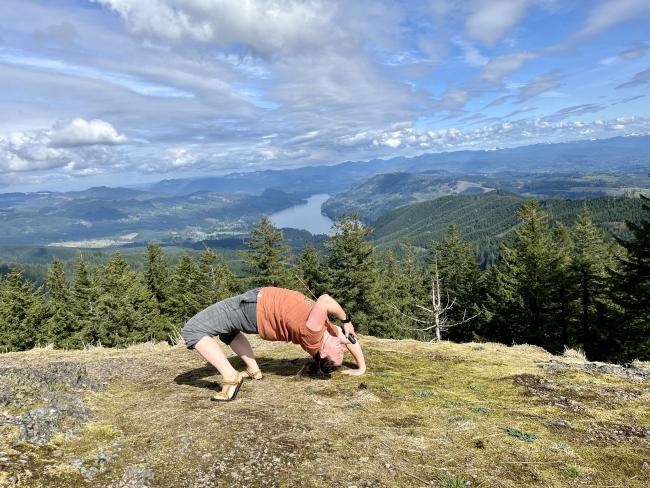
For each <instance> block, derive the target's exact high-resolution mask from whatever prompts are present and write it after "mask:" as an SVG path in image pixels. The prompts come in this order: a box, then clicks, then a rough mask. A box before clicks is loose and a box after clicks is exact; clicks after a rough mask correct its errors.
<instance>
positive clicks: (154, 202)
mask: <svg viewBox="0 0 650 488" xmlns="http://www.w3.org/2000/svg"><path fill="white" fill-rule="evenodd" d="M303 201H304V200H302V199H301V198H300V197H298V196H296V195H292V194H288V193H285V192H282V191H280V190H273V189H268V190H265V191H264V192H262V193H261V194H259V195H251V194H241V193H240V194H232V193H230V194H219V193H214V192H196V193H193V194H190V195H169V194H166V193H153V192H145V191H138V190H130V189H125V188H107V187H101V188H91V189H89V190H84V191H81V192H64V193H57V192H38V193H22V194H17V193H13V194H8V196H7V195H5V196H4V198H3V196H2V195H0V244H51V243H64V244H63V245H69V246H73V245H74V243H76V242H80V244H79V247H106V246H109V245H112V244H117V243H122V244H125V243H128V242H130V241H132V240H133V239H136V240H137V241H140V242H142V241H144V240H150V239H155V240H164V239H168V238H170V237H174V236H176V237H178V238H179V239H181V240H183V241H185V240H188V241H189V240H204V239H210V238H215V237H217V236H223V235H230V234H243V233H246V232H248V229H249V228H250V226H251V225H253V224H255V223H257V221H259V219H260V218H261V217H262V216H263V215H266V214H269V213H272V212H276V211H279V210H283V209H285V208H288V207H291V206H293V205H297V204H298V203H302V202H303ZM89 240H92V241H94V242H90V243H89V242H87V241H89ZM81 241H86V242H85V243H82V242H81Z"/></svg>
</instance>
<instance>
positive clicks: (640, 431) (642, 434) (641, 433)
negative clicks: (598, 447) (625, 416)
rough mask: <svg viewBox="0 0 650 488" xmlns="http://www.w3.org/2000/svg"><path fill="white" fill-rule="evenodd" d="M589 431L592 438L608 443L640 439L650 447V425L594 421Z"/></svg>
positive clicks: (588, 428)
mask: <svg viewBox="0 0 650 488" xmlns="http://www.w3.org/2000/svg"><path fill="white" fill-rule="evenodd" d="M587 433H588V434H589V435H590V436H591V439H590V440H592V441H603V442H606V443H608V444H618V443H623V442H628V443H629V442H634V441H635V440H638V439H640V440H642V442H643V443H644V444H646V445H647V447H648V449H650V426H632V425H623V424H616V423H606V422H592V423H590V424H589V426H588V427H587Z"/></svg>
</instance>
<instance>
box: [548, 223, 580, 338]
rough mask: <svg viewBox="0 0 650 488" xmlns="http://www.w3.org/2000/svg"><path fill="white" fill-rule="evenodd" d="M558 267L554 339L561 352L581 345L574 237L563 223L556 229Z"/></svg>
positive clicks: (555, 280) (555, 288) (554, 300)
mask: <svg viewBox="0 0 650 488" xmlns="http://www.w3.org/2000/svg"><path fill="white" fill-rule="evenodd" d="M554 240H555V244H556V247H555V249H556V253H557V266H556V275H555V277H554V278H553V281H554V282H555V284H556V286H555V287H554V290H555V292H556V293H555V296H554V297H553V299H552V303H553V304H554V305H555V307H554V311H553V314H554V316H555V318H554V322H555V323H557V326H558V327H557V328H558V331H557V332H558V334H559V335H558V336H557V337H556V338H555V339H554V349H556V350H560V349H562V348H563V347H575V346H576V345H577V344H580V343H581V341H580V340H579V337H578V334H577V333H576V330H575V322H576V321H575V316H576V303H575V302H576V285H575V279H574V275H573V273H572V262H573V257H574V243H573V235H572V233H571V231H570V230H569V229H567V228H566V226H564V225H563V224H562V223H559V222H558V223H557V224H556V227H555V236H554Z"/></svg>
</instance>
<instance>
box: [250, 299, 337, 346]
mask: <svg viewBox="0 0 650 488" xmlns="http://www.w3.org/2000/svg"><path fill="white" fill-rule="evenodd" d="M313 306H314V302H313V300H310V299H309V298H307V297H306V296H305V295H303V294H302V293H300V292H298V291H293V290H286V289H284V288H274V287H264V288H262V289H261V290H260V292H259V294H258V295H257V310H256V317H257V330H258V332H259V334H260V337H261V338H262V339H264V340H267V341H284V342H293V343H294V344H300V347H302V348H303V349H304V350H305V351H307V352H308V353H309V354H310V355H311V356H313V355H314V354H316V353H317V352H318V351H319V350H320V348H321V346H322V345H323V337H324V335H325V328H327V329H328V330H329V332H330V334H332V335H338V331H337V330H336V327H334V325H332V324H331V322H330V321H329V320H327V321H326V322H325V323H324V324H323V327H322V329H321V330H319V331H314V330H311V329H310V328H309V327H307V318H308V317H309V313H310V312H311V309H312V307H313Z"/></svg>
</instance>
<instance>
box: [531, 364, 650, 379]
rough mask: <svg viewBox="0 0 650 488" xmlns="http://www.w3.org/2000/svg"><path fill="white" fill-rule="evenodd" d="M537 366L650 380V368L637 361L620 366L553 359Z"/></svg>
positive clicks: (553, 370)
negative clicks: (574, 369)
mask: <svg viewBox="0 0 650 488" xmlns="http://www.w3.org/2000/svg"><path fill="white" fill-rule="evenodd" d="M537 367H538V368H541V369H543V370H544V371H548V372H550V373H556V372H560V371H565V370H567V369H570V368H576V369H581V370H583V371H585V372H586V373H587V374H610V375H613V376H618V377H619V378H625V379H629V380H632V381H635V382H645V381H650V368H647V367H644V366H642V365H639V364H636V363H631V364H628V365H624V366H619V365H617V364H604V363H590V362H583V363H566V362H562V361H557V360H553V359H551V360H550V361H544V362H540V363H537Z"/></svg>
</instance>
